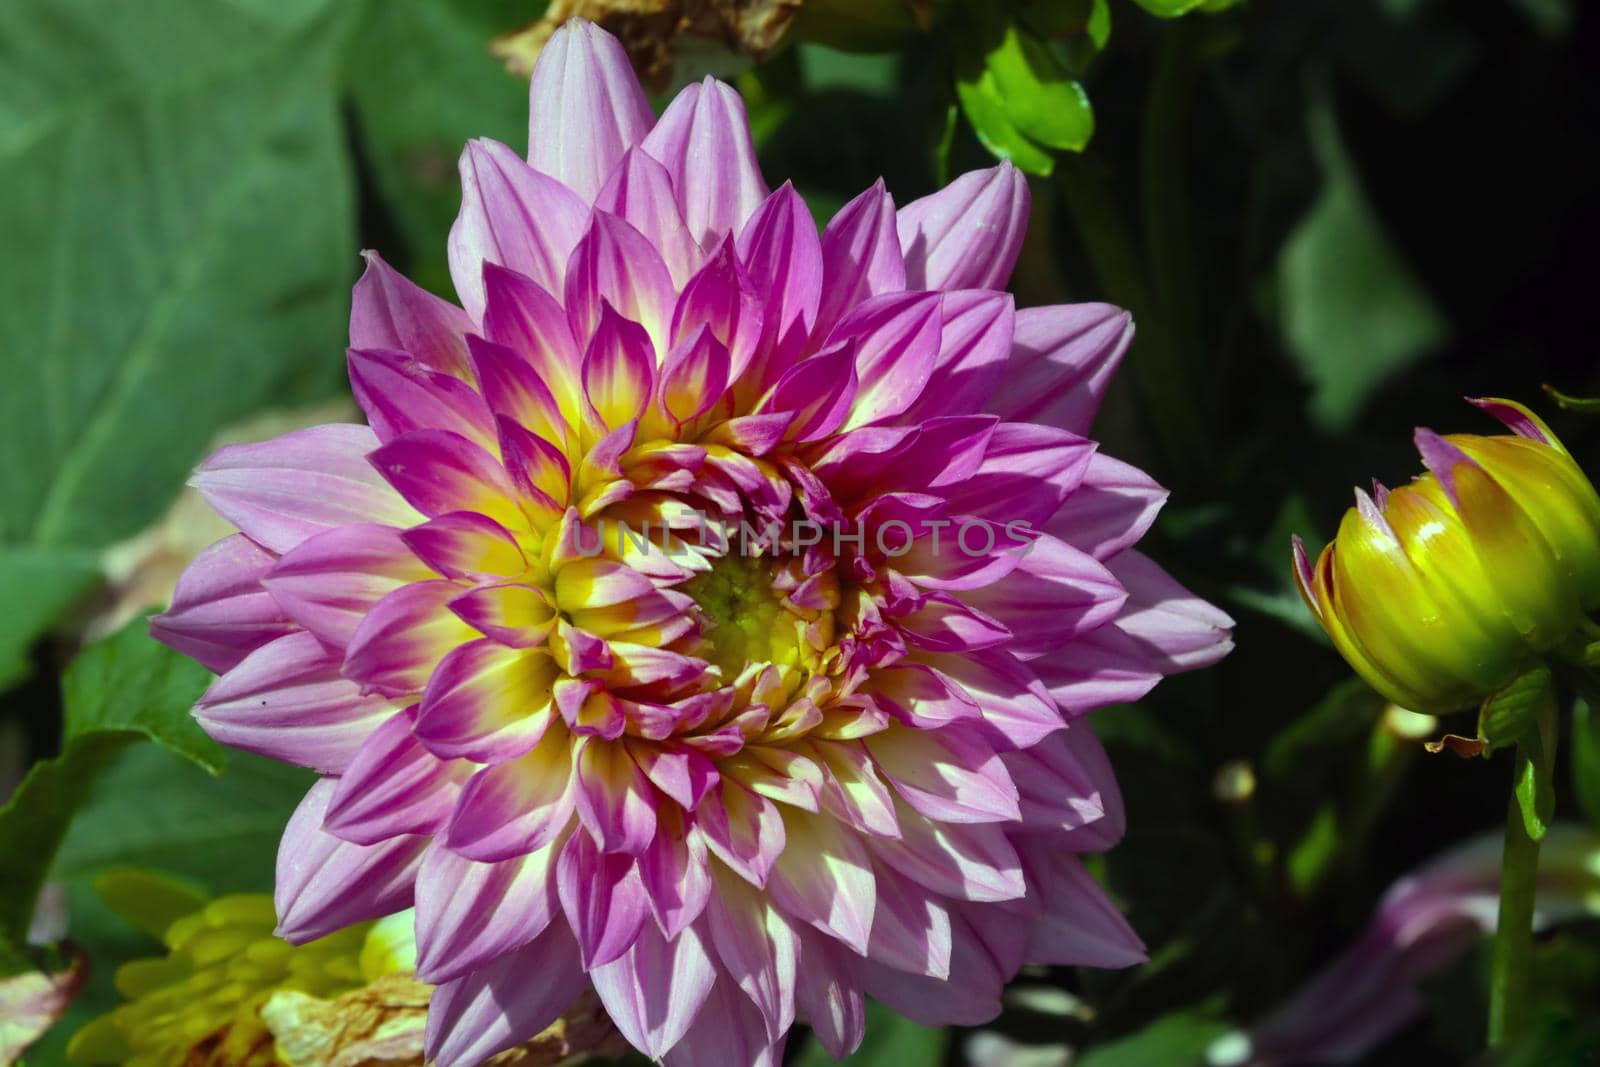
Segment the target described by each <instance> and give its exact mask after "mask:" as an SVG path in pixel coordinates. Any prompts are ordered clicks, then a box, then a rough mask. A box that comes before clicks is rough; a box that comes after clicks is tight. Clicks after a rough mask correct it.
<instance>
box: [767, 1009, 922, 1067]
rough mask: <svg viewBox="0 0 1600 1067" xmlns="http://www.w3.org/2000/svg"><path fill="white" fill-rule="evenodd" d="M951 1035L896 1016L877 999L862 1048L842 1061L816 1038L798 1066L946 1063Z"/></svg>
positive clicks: (870, 1011) (881, 1066)
mask: <svg viewBox="0 0 1600 1067" xmlns="http://www.w3.org/2000/svg"><path fill="white" fill-rule="evenodd" d="M948 1042H949V1034H948V1033H947V1032H946V1031H944V1030H942V1029H937V1028H935V1027H931V1026H923V1025H921V1024H920V1023H914V1022H912V1021H911V1020H909V1019H906V1018H903V1017H902V1016H899V1015H896V1014H895V1013H894V1012H892V1011H890V1010H889V1009H888V1008H885V1007H884V1006H883V1005H882V1004H879V1003H877V1002H876V1001H868V1002H867V1034H866V1037H864V1038H862V1040H861V1047H860V1048H858V1049H857V1050H856V1051H855V1052H853V1053H852V1054H850V1055H849V1056H846V1057H845V1058H844V1059H842V1060H835V1059H834V1058H833V1057H832V1056H830V1055H828V1050H827V1049H825V1048H823V1047H822V1045H821V1043H819V1042H817V1041H816V1040H815V1039H813V1040H812V1041H811V1042H810V1043H809V1044H808V1045H806V1047H805V1048H803V1049H802V1050H801V1052H800V1055H799V1057H797V1058H796V1059H795V1067H832V1065H833V1064H835V1063H838V1064H840V1065H842V1067H903V1065H906V1064H935V1063H942V1062H944V1050H945V1045H946V1044H947V1043H948Z"/></svg>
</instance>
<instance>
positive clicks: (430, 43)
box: [344, 0, 537, 296]
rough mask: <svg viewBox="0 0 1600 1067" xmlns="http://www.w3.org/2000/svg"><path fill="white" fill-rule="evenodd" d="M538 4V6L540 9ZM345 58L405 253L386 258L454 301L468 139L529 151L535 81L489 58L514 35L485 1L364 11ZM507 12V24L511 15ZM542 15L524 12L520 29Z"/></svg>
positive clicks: (369, 154) (433, 0)
mask: <svg viewBox="0 0 1600 1067" xmlns="http://www.w3.org/2000/svg"><path fill="white" fill-rule="evenodd" d="M534 6H537V5H534ZM364 7H365V10H364V16H363V18H362V19H361V21H360V23H359V24H358V25H357V27H356V29H355V32H354V33H353V34H352V35H351V38H350V44H349V47H348V48H347V49H346V52H345V60H344V80H345V85H346V86H347V90H348V92H349V94H350V99H351V101H352V103H353V104H354V107H355V118H356V123H355V126H356V132H357V134H358V136H359V137H360V141H361V146H362V148H363V150H364V153H365V158H366V160H367V161H369V162H370V164H371V167H372V174H373V178H374V179H375V181H376V183H377V186H378V191H379V192H380V193H382V195H383V204H384V207H385V208H386V209H387V210H388V211H390V212H392V214H393V219H394V222H395V224H396V226H397V227H398V229H399V231H400V232H399V236H400V237H401V239H402V240H403V241H404V245H405V247H402V248H391V247H386V246H385V245H384V244H382V243H380V244H379V246H378V251H379V252H380V253H382V255H383V257H384V258H385V259H387V260H389V261H390V262H392V263H394V264H396V265H397V266H403V267H405V268H406V269H407V272H408V273H409V274H411V275H412V276H413V277H414V278H415V279H416V280H417V281H418V282H419V283H420V284H422V285H425V286H427V287H428V288H430V289H433V290H434V291H436V292H439V293H443V294H445V295H449V296H453V288H452V286H451V283H450V276H449V273H448V269H447V267H446V264H445V239H446V237H447V236H448V235H449V232H450V225H451V223H452V222H454V221H455V217H456V212H457V211H458V210H459V209H460V206H461V182H460V178H459V177H458V176H457V172H456V162H457V160H458V159H459V157H460V155H461V152H462V149H463V148H464V147H465V145H466V143H467V141H469V140H471V139H472V138H474V137H489V138H493V139H494V140H497V141H502V142H504V143H506V144H509V145H511V146H512V147H513V148H515V149H516V150H517V151H518V153H521V152H522V151H523V150H525V149H526V148H527V146H528V83H527V81H525V80H524V79H521V78H517V77H515V76H513V75H512V74H510V73H508V72H507V71H506V69H505V67H504V66H503V65H502V64H501V63H500V61H499V60H497V59H496V58H494V56H492V55H490V54H489V42H490V40H491V39H493V38H494V37H495V35H496V34H497V33H498V32H500V31H503V30H504V29H506V28H507V27H505V26H504V25H500V24H498V23H497V22H496V21H495V20H494V19H493V18H492V17H490V16H491V15H492V14H495V13H496V12H494V11H492V10H491V8H490V7H489V6H486V5H485V4H483V3H463V2H460V0H383V2H382V3H376V4H367V5H364ZM498 14H499V15H500V17H501V18H502V19H504V18H505V17H506V15H505V12H504V9H501V10H500V11H499V12H498ZM535 15H536V12H535V11H533V10H531V9H529V5H521V6H520V7H519V8H518V9H517V10H516V11H515V12H514V13H513V15H512V18H513V21H515V20H517V19H522V20H524V21H525V20H527V19H531V18H533V17H534V16H535Z"/></svg>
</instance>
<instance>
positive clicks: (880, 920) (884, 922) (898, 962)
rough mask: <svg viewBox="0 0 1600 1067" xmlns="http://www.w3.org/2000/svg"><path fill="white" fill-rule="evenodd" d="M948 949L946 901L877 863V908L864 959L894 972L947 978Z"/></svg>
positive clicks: (948, 965) (948, 917) (948, 974)
mask: <svg viewBox="0 0 1600 1067" xmlns="http://www.w3.org/2000/svg"><path fill="white" fill-rule="evenodd" d="M950 949H951V943H950V910H949V909H948V908H947V907H946V906H945V902H944V901H942V900H940V899H939V898H938V897H937V896H935V895H934V894H932V893H930V892H929V891H928V890H927V888H926V887H924V886H922V885H919V884H918V883H917V882H915V881H913V880H912V879H910V878H900V877H897V876H896V875H895V872H894V871H892V870H889V869H887V868H885V867H883V866H882V865H880V866H879V867H878V909H877V911H876V912H874V913H873V917H872V940H871V942H870V943H869V944H868V945H867V958H868V959H871V960H874V961H876V962H878V963H881V964H883V965H884V966H886V967H893V968H894V969H895V970H897V971H906V972H908V973H910V974H923V975H927V976H928V977H929V978H944V979H948V978H949V977H950ZM958 981H959V977H958Z"/></svg>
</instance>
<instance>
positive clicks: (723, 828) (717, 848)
mask: <svg viewBox="0 0 1600 1067" xmlns="http://www.w3.org/2000/svg"><path fill="white" fill-rule="evenodd" d="M695 825H697V826H698V827H699V828H700V831H701V833H703V834H704V835H705V839H706V845H707V847H708V848H710V850H711V852H712V854H713V855H715V856H716V857H717V858H718V859H719V860H721V861H722V862H723V863H726V864H727V865H728V866H729V868H731V869H732V870H733V871H734V873H736V874H738V875H739V877H741V878H743V879H744V880H745V881H747V882H749V883H750V884H751V885H754V886H756V887H758V888H759V887H762V886H765V885H766V884H767V880H768V878H769V877H771V873H772V866H773V864H774V863H776V862H777V859H778V857H779V856H780V855H781V854H782V853H783V850H784V847H785V842H786V841H787V833H786V831H785V828H784V821H783V816H782V815H781V814H779V812H778V807H777V805H775V804H774V803H772V801H770V800H768V799H767V798H766V797H764V796H760V795H759V794H756V793H752V792H751V791H750V790H748V789H746V788H745V787H744V786H742V785H739V784H738V783H737V782H733V781H730V780H728V779H726V778H724V779H723V780H722V784H721V788H720V790H719V791H718V792H717V793H715V794H712V795H710V796H709V797H708V798H707V802H706V803H704V804H701V805H700V806H699V807H698V808H697V809H695Z"/></svg>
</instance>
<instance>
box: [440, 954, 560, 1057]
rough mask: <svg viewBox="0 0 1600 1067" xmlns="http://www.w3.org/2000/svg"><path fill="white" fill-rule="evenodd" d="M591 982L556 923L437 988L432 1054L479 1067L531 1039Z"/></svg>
mask: <svg viewBox="0 0 1600 1067" xmlns="http://www.w3.org/2000/svg"><path fill="white" fill-rule="evenodd" d="M588 987H589V976H588V975H587V974H585V973H584V971H583V967H582V966H581V965H580V962H579V959H578V946H577V943H576V942H575V941H574V940H573V938H572V934H571V932H570V931H568V930H567V928H566V927H565V926H564V925H562V924H561V923H551V924H550V925H549V926H548V927H546V928H545V931H544V933H542V934H540V935H539V936H538V937H536V938H534V939H533V940H532V941H530V942H528V944H526V945H524V946H523V947H522V948H520V949H517V950H516V951H515V952H508V953H506V954H505V955H504V956H501V957H500V958H499V959H497V960H495V961H493V962H492V963H489V964H488V965H486V966H484V967H480V968H478V969H477V970H475V971H471V972H469V973H467V974H465V975H463V976H462V977H460V978H456V979H454V980H452V981H449V982H445V983H444V984H443V985H441V986H439V988H437V989H435V990H434V991H433V997H432V999H431V1000H430V1001H429V1003H428V1023H427V1032H426V1036H425V1038H424V1045H425V1048H426V1059H427V1061H428V1062H429V1063H432V1064H437V1065H438V1067H477V1065H478V1064H481V1063H483V1062H484V1061H485V1060H487V1059H488V1058H489V1057H491V1056H493V1055H495V1054H496V1053H499V1052H504V1051H505V1050H506V1049H508V1048H511V1047H512V1046H514V1045H520V1044H521V1043H522V1042H524V1041H528V1040H531V1039H532V1038H533V1037H534V1036H535V1035H537V1034H538V1033H539V1032H540V1031H542V1030H544V1029H545V1028H546V1027H548V1026H549V1025H550V1024H551V1023H553V1022H555V1021H556V1020H557V1019H559V1018H560V1017H561V1015H562V1013H563V1012H565V1011H566V1010H567V1008H568V1007H570V1006H571V1005H572V1002H573V1001H574V1000H576V999H577V998H578V996H579V994H581V993H582V992H583V991H584V990H585V989H587V988H588Z"/></svg>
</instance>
